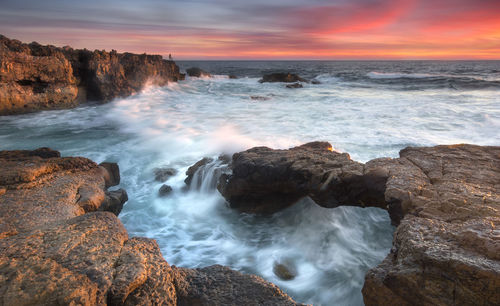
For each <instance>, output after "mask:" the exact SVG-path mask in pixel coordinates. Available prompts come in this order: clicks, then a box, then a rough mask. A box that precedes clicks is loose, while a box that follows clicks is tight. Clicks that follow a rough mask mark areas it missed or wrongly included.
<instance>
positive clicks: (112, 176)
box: [99, 162, 120, 188]
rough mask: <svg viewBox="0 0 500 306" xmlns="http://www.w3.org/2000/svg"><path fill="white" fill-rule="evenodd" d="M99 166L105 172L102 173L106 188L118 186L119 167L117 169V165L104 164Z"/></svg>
mask: <svg viewBox="0 0 500 306" xmlns="http://www.w3.org/2000/svg"><path fill="white" fill-rule="evenodd" d="M99 166H100V167H102V168H104V170H106V171H105V172H104V181H105V183H106V188H109V187H112V186H116V185H118V184H120V167H118V164H117V163H107V162H104V163H100V164H99Z"/></svg>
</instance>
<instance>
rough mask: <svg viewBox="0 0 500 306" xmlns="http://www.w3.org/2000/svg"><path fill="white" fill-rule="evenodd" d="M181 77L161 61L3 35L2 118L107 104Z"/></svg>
mask: <svg viewBox="0 0 500 306" xmlns="http://www.w3.org/2000/svg"><path fill="white" fill-rule="evenodd" d="M183 77H184V76H183V75H182V74H180V73H179V68H178V67H177V65H176V64H175V63H174V62H173V61H167V60H164V59H163V58H162V57H161V56H160V55H146V54H142V55H138V54H131V53H123V54H121V53H117V52H116V51H111V52H105V51H98V50H96V51H89V50H86V49H84V50H74V49H72V48H69V47H64V48H57V47H54V46H50V45H49V46H42V45H40V44H38V43H36V42H33V43H30V44H24V43H21V42H20V41H17V40H10V39H8V38H6V37H5V36H2V35H0V115H9V114H18V113H24V112H32V111H36V110H41V109H54V108H69V107H74V106H76V105H77V104H78V103H81V102H85V101H87V100H91V101H100V102H105V101H109V100H111V99H113V98H116V97H125V96H129V95H131V94H133V93H136V92H138V91H140V90H141V89H142V88H143V87H144V86H145V85H148V84H151V85H158V86H163V85H165V84H167V83H168V82H171V81H177V80H181V79H183Z"/></svg>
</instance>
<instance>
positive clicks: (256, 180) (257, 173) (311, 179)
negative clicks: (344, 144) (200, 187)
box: [218, 142, 387, 213]
mask: <svg viewBox="0 0 500 306" xmlns="http://www.w3.org/2000/svg"><path fill="white" fill-rule="evenodd" d="M231 169H232V174H230V175H222V177H221V179H220V180H219V184H218V189H219V191H220V193H221V194H222V195H223V196H224V197H225V198H226V200H227V201H228V203H229V205H230V206H231V207H233V208H237V209H239V210H241V211H244V212H252V213H273V212H276V211H279V210H281V209H283V208H285V207H288V206H290V205H292V204H294V203H295V202H297V201H298V200H299V199H301V198H303V197H305V196H309V197H311V198H312V199H313V200H314V201H315V202H316V203H318V204H319V205H321V206H324V207H337V206H339V205H355V206H378V207H385V200H384V190H385V180H386V179H387V177H386V176H387V173H386V172H384V171H381V170H379V169H365V167H364V165H363V164H361V163H358V162H355V161H352V160H351V159H350V157H349V154H346V153H338V152H335V151H333V149H332V146H331V144H329V143H327V142H312V143H308V144H305V145H302V146H299V147H295V148H292V149H289V150H273V149H270V148H267V147H256V148H252V149H250V150H247V151H244V152H240V153H236V154H234V155H233V160H232V165H231ZM379 176H381V177H379Z"/></svg>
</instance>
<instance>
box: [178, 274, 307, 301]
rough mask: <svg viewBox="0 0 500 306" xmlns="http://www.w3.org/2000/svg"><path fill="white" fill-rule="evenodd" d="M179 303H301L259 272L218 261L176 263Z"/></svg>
mask: <svg viewBox="0 0 500 306" xmlns="http://www.w3.org/2000/svg"><path fill="white" fill-rule="evenodd" d="M173 269H174V271H175V273H176V277H175V280H174V281H175V286H176V290H177V303H178V305H179V306H188V305H301V304H298V303H296V302H294V301H293V300H292V299H291V298H290V297H289V296H288V295H286V294H285V293H284V292H283V291H281V290H280V289H279V288H278V287H276V286H275V285H273V284H271V283H269V282H266V281H265V280H263V279H262V278H260V277H257V276H255V275H248V274H242V273H240V272H237V271H233V270H231V269H229V268H227V267H223V266H219V265H214V266H210V267H206V268H203V269H184V268H175V267H173Z"/></svg>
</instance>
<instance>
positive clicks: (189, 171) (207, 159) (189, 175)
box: [184, 157, 214, 186]
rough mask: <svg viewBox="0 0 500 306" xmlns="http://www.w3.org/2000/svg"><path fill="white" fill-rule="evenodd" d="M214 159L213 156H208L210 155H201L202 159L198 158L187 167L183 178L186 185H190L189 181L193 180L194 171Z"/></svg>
mask: <svg viewBox="0 0 500 306" xmlns="http://www.w3.org/2000/svg"><path fill="white" fill-rule="evenodd" d="M213 161H214V159H213V158H210V157H203V158H202V159H200V160H199V161H197V162H196V163H195V164H194V165H192V166H191V167H189V168H188V169H187V171H186V175H187V177H186V179H185V180H184V183H186V185H188V186H189V185H191V181H192V180H193V178H194V175H195V173H196V172H197V171H198V170H199V169H200V168H202V167H204V166H206V165H207V164H209V163H211V162H213Z"/></svg>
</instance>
